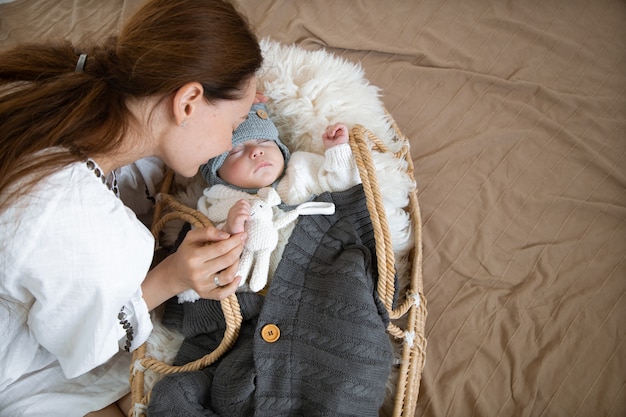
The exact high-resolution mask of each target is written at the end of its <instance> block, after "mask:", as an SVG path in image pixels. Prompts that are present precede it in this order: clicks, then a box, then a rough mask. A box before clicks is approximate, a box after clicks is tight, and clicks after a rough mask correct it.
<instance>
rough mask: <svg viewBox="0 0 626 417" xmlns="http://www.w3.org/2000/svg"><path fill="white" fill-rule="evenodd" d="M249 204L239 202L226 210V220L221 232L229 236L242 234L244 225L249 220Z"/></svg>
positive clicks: (242, 201) (245, 201)
mask: <svg viewBox="0 0 626 417" xmlns="http://www.w3.org/2000/svg"><path fill="white" fill-rule="evenodd" d="M250 210H251V209H250V202H249V201H248V200H239V201H237V202H236V203H235V204H233V206H232V207H231V208H230V210H228V219H226V224H225V225H224V227H223V230H224V231H225V232H227V233H230V234H231V235H234V234H237V233H242V232H243V231H244V230H245V225H246V222H247V221H248V220H250Z"/></svg>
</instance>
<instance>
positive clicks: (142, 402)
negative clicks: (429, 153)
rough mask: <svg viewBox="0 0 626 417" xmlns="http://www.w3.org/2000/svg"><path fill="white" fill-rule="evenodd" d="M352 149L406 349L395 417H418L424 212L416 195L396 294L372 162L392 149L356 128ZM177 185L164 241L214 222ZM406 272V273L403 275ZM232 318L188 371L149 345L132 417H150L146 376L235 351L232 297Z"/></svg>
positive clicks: (157, 228)
mask: <svg viewBox="0 0 626 417" xmlns="http://www.w3.org/2000/svg"><path fill="white" fill-rule="evenodd" d="M393 128H394V130H395V132H396V135H397V137H398V140H401V141H403V146H402V148H401V149H402V150H401V151H400V152H398V153H396V154H394V155H393V156H394V158H402V159H404V160H406V162H407V163H406V165H405V166H406V167H407V171H408V174H409V176H410V177H411V179H413V164H412V161H411V158H410V152H409V144H408V140H407V139H406V138H405V137H404V136H403V135H402V133H401V132H400V130H399V129H398V127H397V125H396V124H395V123H393ZM350 145H351V147H352V151H353V154H354V157H355V160H356V163H357V167H358V169H359V173H360V176H361V180H362V183H363V188H364V191H365V196H366V203H367V207H368V210H369V212H370V217H371V221H372V225H373V227H374V235H375V239H376V255H377V257H378V275H379V280H378V292H379V294H380V297H381V299H382V300H383V302H384V304H385V307H386V308H387V310H388V311H389V314H390V318H391V319H392V320H391V323H390V325H389V327H388V328H387V331H388V333H389V334H390V335H391V336H392V337H393V338H394V339H396V340H398V341H399V343H400V345H399V346H400V348H399V349H400V352H401V358H400V361H399V362H400V363H399V364H398V370H397V374H393V375H394V378H397V379H396V381H395V384H394V385H395V392H394V394H393V398H392V403H393V406H392V408H393V410H392V414H391V415H393V416H413V415H414V413H415V405H416V402H417V396H418V391H419V382H420V378H421V373H422V369H423V367H424V361H425V351H426V339H425V337H424V325H425V320H426V300H425V298H424V295H423V285H422V230H421V218H420V209H419V204H418V200H417V195H416V193H410V195H409V205H408V207H406V210H407V211H408V214H409V216H410V219H411V227H412V229H413V230H412V231H413V233H412V237H413V239H414V242H413V246H412V249H411V251H410V253H409V255H408V262H407V263H406V268H407V269H408V270H407V271H402V272H403V273H402V274H401V276H404V277H408V282H405V283H404V285H400V287H401V288H395V285H396V284H395V282H396V280H394V277H395V274H396V261H395V256H394V251H393V249H392V244H391V236H390V235H389V229H388V226H387V218H386V215H385V210H384V207H383V205H382V197H381V192H380V187H379V183H378V179H377V177H376V170H375V166H374V162H373V159H372V152H390V151H389V150H388V149H387V148H386V146H385V145H384V144H383V143H382V142H381V141H380V140H379V139H378V138H377V137H376V135H374V134H373V133H372V132H370V131H368V130H367V129H365V128H364V127H363V126H360V125H356V126H354V127H353V128H352V129H351V132H350ZM171 183H172V175H171V173H170V174H169V175H168V176H167V177H166V180H165V181H164V184H163V187H162V193H161V195H160V198H159V199H158V203H157V206H156V209H155V213H154V222H153V228H152V232H153V234H154V236H155V239H157V240H158V238H159V236H160V233H161V231H162V228H163V227H164V225H165V224H166V223H168V222H169V221H172V220H174V219H179V220H183V221H186V222H189V223H191V224H192V225H193V226H195V227H203V226H207V225H210V224H211V223H210V222H209V220H208V219H207V218H206V217H205V216H204V215H203V214H202V213H200V212H198V211H197V210H195V209H191V208H189V207H187V206H185V205H183V204H182V203H180V202H178V201H177V200H176V199H175V198H174V197H173V196H172V195H170V194H169V190H170V187H171ZM399 272H400V271H399ZM396 291H398V292H399V297H398V300H397V303H396V305H397V307H396V308H393V299H394V294H395V293H396ZM221 306H222V310H223V312H224V316H225V318H226V331H225V334H224V338H223V340H222V342H221V344H220V345H219V346H218V348H217V349H216V350H214V351H213V352H210V353H208V354H207V355H205V356H204V357H202V358H200V359H198V360H196V361H193V362H190V363H188V364H186V365H184V366H173V365H169V364H167V363H165V362H162V361H160V360H157V359H154V358H150V357H147V356H146V344H144V345H142V346H141V347H140V348H138V349H137V350H136V351H135V352H134V353H133V365H132V367H131V375H130V384H131V392H132V400H133V408H132V409H131V411H130V412H131V415H133V416H135V417H139V416H142V415H145V410H146V406H147V404H148V402H149V399H150V389H149V388H148V389H146V387H145V386H144V374H145V372H156V373H158V374H163V375H167V374H171V373H176V372H187V371H194V370H198V369H201V368H203V367H206V366H208V365H210V364H212V363H213V362H215V361H216V360H217V359H219V358H220V357H221V356H222V355H223V354H224V353H225V352H226V351H228V350H229V349H230V347H231V346H232V345H233V343H234V342H235V340H236V339H237V336H238V334H239V329H240V326H241V323H242V316H241V313H240V309H239V304H238V301H237V297H236V296H235V295H231V296H230V297H228V298H227V299H225V300H223V301H222V302H221Z"/></svg>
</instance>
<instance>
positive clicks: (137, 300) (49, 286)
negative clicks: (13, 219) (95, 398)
mask: <svg viewBox="0 0 626 417" xmlns="http://www.w3.org/2000/svg"><path fill="white" fill-rule="evenodd" d="M65 191H66V192H65V193H64V195H62V196H57V195H54V196H51V197H50V199H48V200H47V201H46V202H45V203H44V204H43V206H42V207H40V209H41V211H40V213H39V216H38V218H37V225H38V228H37V232H38V233H39V236H37V237H36V239H37V242H38V243H37V244H36V245H35V247H34V249H33V250H32V252H31V256H30V259H26V260H24V262H25V265H26V266H25V267H24V268H23V269H22V270H23V271H24V286H25V287H27V288H28V290H29V291H30V292H31V293H32V295H33V297H34V303H33V305H32V307H31V309H30V312H29V316H28V325H29V327H30V330H31V332H32V333H33V334H34V336H35V337H36V339H37V340H38V342H39V343H40V344H41V345H42V346H43V347H44V348H45V349H46V350H48V351H49V352H50V353H52V354H53V355H54V356H55V357H56V358H58V360H59V362H60V364H61V367H62V368H63V371H64V373H65V375H66V376H67V377H68V378H72V377H75V376H78V375H81V374H83V373H85V372H87V371H89V370H90V369H92V368H94V367H96V366H98V365H100V364H102V363H104V362H106V361H107V360H108V359H109V358H111V357H112V356H113V355H114V354H115V353H117V352H118V351H119V346H120V344H122V346H123V345H124V343H125V338H126V331H125V329H123V327H122V325H121V324H120V319H119V318H118V315H119V313H120V310H121V309H122V307H124V310H125V311H126V312H127V315H128V321H129V323H131V325H132V327H133V343H132V345H131V346H130V347H131V348H134V347H136V346H138V345H139V344H141V343H142V342H143V341H145V339H146V338H147V336H148V334H149V333H150V331H151V330H152V324H151V321H150V317H149V314H148V308H147V306H146V304H145V302H144V301H143V298H142V296H141V283H142V281H143V280H144V278H145V276H146V273H147V271H148V269H149V267H150V263H151V260H152V253H153V245H154V242H153V239H152V236H151V235H150V233H149V231H148V230H147V229H146V228H145V227H144V226H143V225H142V224H141V223H140V222H139V221H138V220H137V218H136V216H135V214H134V213H133V212H132V211H131V210H130V209H128V208H127V207H125V206H124V205H123V204H122V202H121V201H120V200H119V199H118V198H117V197H115V195H114V194H113V193H111V192H110V191H109V190H107V189H106V188H105V187H103V186H102V184H100V183H98V182H97V181H91V178H83V179H82V183H80V184H78V183H77V184H74V185H73V186H72V187H71V189H67V188H66V190H65Z"/></svg>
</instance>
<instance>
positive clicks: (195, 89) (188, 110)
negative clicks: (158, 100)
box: [172, 82, 204, 126]
mask: <svg viewBox="0 0 626 417" xmlns="http://www.w3.org/2000/svg"><path fill="white" fill-rule="evenodd" d="M203 101H204V88H203V87H202V84H200V83H197V82H192V83H187V84H185V85H183V86H182V87H180V88H179V89H178V90H177V91H176V94H174V102H173V103H172V108H173V111H174V118H175V120H176V124H177V125H179V126H181V125H184V124H185V123H186V122H187V119H189V118H191V116H192V115H193V112H194V111H196V110H197V108H198V106H199V105H200V104H202V102H203Z"/></svg>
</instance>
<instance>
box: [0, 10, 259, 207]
mask: <svg viewBox="0 0 626 417" xmlns="http://www.w3.org/2000/svg"><path fill="white" fill-rule="evenodd" d="M80 54H87V59H86V61H85V65H84V69H83V71H82V72H80V71H76V70H75V69H76V64H77V60H78V58H79V56H80ZM261 64H262V56H261V51H260V47H259V44H258V40H257V38H256V37H255V35H254V34H253V32H252V30H251V29H250V27H249V24H248V22H247V20H246V19H245V17H244V16H242V15H241V14H240V13H238V12H237V11H236V9H235V8H234V7H233V6H232V4H230V3H228V2H227V1H225V0H152V1H149V2H148V3H147V4H145V5H144V6H143V7H141V8H140V9H139V10H138V11H137V12H136V13H135V15H134V16H133V17H132V18H131V19H130V20H129V21H128V22H127V23H126V25H125V26H124V28H123V29H122V30H121V32H120V33H119V35H118V36H117V37H112V38H110V39H109V40H107V41H106V42H104V43H103V44H101V45H95V46H89V47H80V46H74V45H72V44H70V43H69V42H58V43H55V44H51V43H48V44H24V45H18V46H16V47H15V48H13V49H11V50H9V51H6V52H4V53H1V54H0V196H2V197H1V198H0V212H2V211H3V210H4V209H6V207H7V206H8V205H9V204H10V203H11V202H12V201H14V200H15V199H16V198H17V197H18V196H19V195H21V194H22V193H24V192H27V191H28V190H29V189H30V188H31V187H32V186H33V185H34V184H36V183H37V181H38V180H39V179H40V178H42V176H45V175H48V174H50V173H51V172H53V171H55V170H57V169H59V168H60V167H62V166H64V165H66V164H68V163H70V162H73V161H78V160H83V159H85V158H86V157H88V156H89V155H96V154H107V153H110V152H111V151H113V150H115V149H117V148H119V146H120V144H121V143H122V141H123V139H124V137H125V134H126V133H127V129H128V127H129V124H130V122H131V114H130V112H129V111H128V109H127V107H126V105H125V103H126V100H127V99H128V98H130V97H135V98H140V97H147V96H157V97H158V96H162V97H166V96H167V95H169V94H171V93H173V92H174V91H176V90H177V89H178V88H180V87H181V86H183V85H184V84H186V83H188V82H199V83H201V84H202V85H203V87H204V94H205V97H206V98H207V100H209V102H215V101H217V100H235V99H239V98H242V97H243V92H244V91H245V90H244V89H245V86H246V82H247V81H248V80H249V79H250V77H251V76H253V75H254V74H255V73H256V71H257V70H258V69H259V68H260V67H261ZM44 149H50V151H47V152H41V151H42V150H44ZM18 182H19V187H16V186H12V185H16V184H17V183H18ZM17 188H19V189H17Z"/></svg>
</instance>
